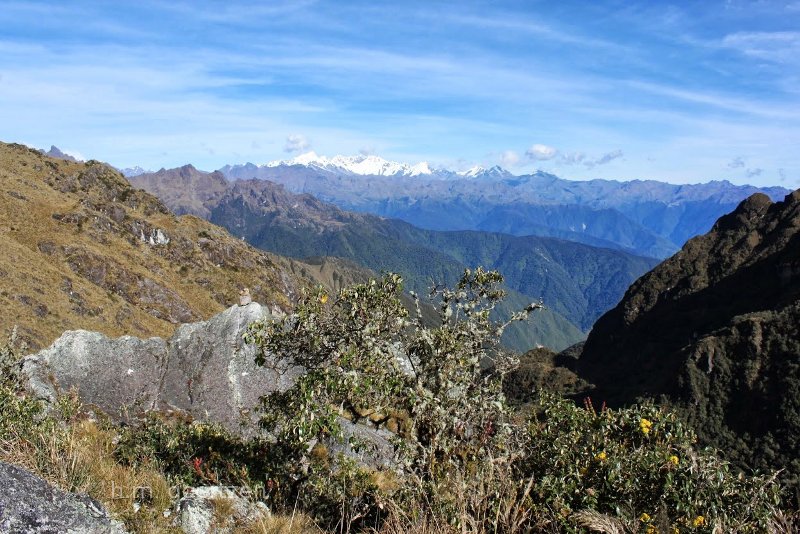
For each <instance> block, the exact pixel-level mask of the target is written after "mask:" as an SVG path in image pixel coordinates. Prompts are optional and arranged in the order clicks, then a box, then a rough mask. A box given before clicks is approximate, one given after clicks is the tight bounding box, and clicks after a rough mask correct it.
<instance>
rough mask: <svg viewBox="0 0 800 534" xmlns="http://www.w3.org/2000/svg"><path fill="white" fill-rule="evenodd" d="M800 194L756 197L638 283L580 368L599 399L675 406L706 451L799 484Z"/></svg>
mask: <svg viewBox="0 0 800 534" xmlns="http://www.w3.org/2000/svg"><path fill="white" fill-rule="evenodd" d="M799 325H800V190H799V191H795V192H793V193H791V194H790V195H788V196H786V198H785V199H784V201H782V202H777V203H773V202H771V201H770V200H769V198H768V197H766V196H765V195H762V194H756V195H753V196H751V197H750V198H748V199H746V200H745V201H743V202H742V203H741V204H740V205H739V206H738V207H737V209H736V210H735V211H733V212H732V213H730V214H728V215H725V216H723V217H722V218H720V219H719V220H718V221H717V222H716V224H715V225H714V227H713V228H712V230H711V231H710V232H709V233H707V234H705V235H703V236H699V237H696V238H694V239H691V240H690V241H688V242H687V243H686V245H685V246H684V247H683V249H682V250H681V251H680V252H678V253H677V254H676V255H675V256H673V257H671V258H669V259H668V260H666V261H664V262H663V263H662V264H660V265H659V266H658V267H656V268H655V269H654V270H653V271H651V272H650V273H648V274H646V275H645V276H643V277H641V278H640V279H639V280H637V281H636V282H635V283H634V284H633V285H632V286H631V288H630V289H629V290H628V292H627V293H626V294H625V297H624V298H623V300H622V302H620V304H619V305H618V306H617V307H616V308H614V309H613V310H611V311H609V312H608V313H607V314H605V315H604V316H603V317H601V318H600V319H599V320H598V321H597V323H596V324H595V327H594V329H593V330H592V332H591V334H590V335H589V337H588V339H587V341H586V344H585V346H584V348H583V351H582V354H581V355H580V358H579V360H578V362H577V371H578V373H579V375H580V376H581V377H583V378H585V379H586V380H588V381H589V382H592V383H594V384H595V385H596V386H597V387H598V389H597V391H596V392H595V393H594V396H595V397H596V398H598V400H599V398H602V399H605V400H607V401H609V402H610V403H611V404H612V405H613V404H624V403H631V402H634V401H635V400H636V399H637V398H638V397H640V396H649V397H659V396H665V397H666V398H667V399H668V400H669V401H671V402H673V403H675V404H678V405H679V406H680V407H681V409H682V410H683V411H684V413H686V414H687V417H688V418H689V419H691V420H693V421H694V422H695V426H696V427H697V430H698V432H699V434H700V436H701V438H702V439H704V440H705V441H706V442H708V443H711V444H715V445H717V446H720V447H723V448H725V449H727V450H728V452H729V454H730V455H731V457H733V458H734V459H737V460H740V461H741V462H742V463H743V464H749V465H753V466H756V467H767V466H780V467H787V468H788V471H789V473H790V474H792V475H793V476H796V475H797V474H798V473H800V461H799V460H798V458H800V444H799V443H798V439H797V438H798V437H800V326H799Z"/></svg>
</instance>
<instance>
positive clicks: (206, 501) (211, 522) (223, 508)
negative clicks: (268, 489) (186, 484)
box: [177, 486, 270, 534]
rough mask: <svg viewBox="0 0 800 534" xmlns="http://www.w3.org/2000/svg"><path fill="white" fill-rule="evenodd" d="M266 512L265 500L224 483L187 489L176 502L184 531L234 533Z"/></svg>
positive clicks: (265, 514)
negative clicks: (240, 492)
mask: <svg viewBox="0 0 800 534" xmlns="http://www.w3.org/2000/svg"><path fill="white" fill-rule="evenodd" d="M269 513H270V512H269V509H268V508H267V506H266V505H265V504H264V503H262V502H253V501H252V500H250V499H248V498H247V496H246V495H240V494H239V493H237V492H235V491H234V490H233V489H232V488H227V487H224V486H203V487H199V488H190V489H189V490H188V491H187V493H186V494H185V495H184V497H182V498H181V500H180V501H179V502H178V505H177V516H178V517H177V520H178V522H179V524H180V527H181V529H182V530H183V531H184V532H185V533H186V534H206V533H208V532H214V533H217V534H225V533H228V532H235V531H236V529H237V528H240V527H244V526H247V525H248V524H251V523H254V522H256V521H258V520H259V519H260V518H264V517H267V516H268V515H269Z"/></svg>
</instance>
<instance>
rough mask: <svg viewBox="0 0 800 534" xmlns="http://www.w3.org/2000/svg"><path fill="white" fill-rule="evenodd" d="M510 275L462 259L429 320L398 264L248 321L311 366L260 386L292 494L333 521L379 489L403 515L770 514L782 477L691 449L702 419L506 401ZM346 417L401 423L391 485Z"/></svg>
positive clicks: (681, 519)
mask: <svg viewBox="0 0 800 534" xmlns="http://www.w3.org/2000/svg"><path fill="white" fill-rule="evenodd" d="M502 281H503V279H502V276H500V274H499V273H497V272H495V271H485V270H483V269H481V268H478V269H475V270H469V269H468V270H466V271H465V272H464V275H463V277H462V278H461V280H460V282H459V283H458V284H457V285H456V287H455V288H454V289H446V288H437V289H435V290H434V291H432V292H431V295H430V296H431V298H432V299H434V301H435V305H436V309H438V310H439V322H438V324H436V325H435V326H426V325H425V324H423V322H422V320H421V318H420V314H419V311H418V310H419V308H420V304H419V302H418V300H417V302H416V309H417V315H416V316H415V317H409V314H408V312H407V310H406V309H405V308H404V307H403V305H402V303H401V302H400V294H401V290H402V280H401V279H400V277H398V276H397V275H392V274H388V275H386V276H385V277H384V278H383V279H381V280H371V281H370V282H368V283H366V284H361V285H357V286H353V287H351V288H347V289H344V290H342V291H340V292H339V293H338V295H336V296H335V298H334V297H329V296H328V295H327V294H326V293H325V292H324V291H323V290H322V289H321V288H318V289H316V290H314V291H311V292H309V293H308V294H307V295H305V296H304V297H303V299H302V300H301V302H300V304H299V306H298V307H297V309H296V311H295V313H294V314H292V315H290V316H287V317H284V318H281V319H278V320H276V321H268V322H261V323H256V324H254V325H251V327H250V328H249V330H248V334H247V339H248V340H249V341H251V342H253V343H256V344H257V345H258V346H259V348H260V349H261V352H260V355H259V363H262V364H266V363H267V362H275V361H282V362H284V364H285V365H289V366H293V365H300V366H302V367H304V368H305V371H306V372H305V374H303V375H302V376H300V378H298V379H297V381H296V382H295V384H294V385H293V386H292V387H291V388H290V389H288V390H286V391H284V392H279V393H273V394H271V395H268V396H265V397H264V398H263V399H262V407H263V412H264V413H263V417H262V425H263V426H264V428H265V429H266V431H267V432H268V433H269V435H271V436H272V438H273V440H274V442H275V444H276V445H277V446H279V448H280V450H286V451H289V452H288V453H287V455H286V456H285V458H284V463H283V464H277V463H276V464H275V468H276V469H278V472H277V473H276V474H274V475H272V476H273V478H276V479H279V478H281V477H283V478H289V479H291V480H294V481H296V485H295V486H294V487H295V491H296V494H295V498H296V499H298V500H299V502H301V503H304V504H305V505H306V506H307V507H308V508H309V511H311V512H315V511H316V512H317V516H318V518H319V519H321V520H323V521H324V522H326V523H328V524H336V523H338V524H339V525H342V524H347V525H352V524H353V523H352V520H353V518H354V517H358V518H361V519H362V520H366V519H365V518H367V517H372V518H373V519H375V520H377V519H376V518H377V517H378V516H380V515H381V514H382V513H383V512H382V510H384V508H381V507H380V506H377V504H376V503H387V502H390V503H391V506H390V508H391V509H393V510H396V511H398V510H399V511H401V512H397V513H401V515H402V517H404V518H407V519H408V520H409V521H412V522H413V521H417V520H419V519H420V517H423V516H424V517H432V518H434V521H435V522H436V523H437V524H440V525H451V526H453V527H456V528H457V529H459V530H479V531H493V532H518V531H553V530H557V531H565V532H577V531H579V530H580V528H581V525H584V524H585V523H586V521H588V519H587V518H590V517H595V518H597V517H607V516H611V517H612V519H613V520H614V521H617V522H620V524H623V525H625V527H624V528H626V529H627V530H628V531H642V532H656V531H658V529H661V530H662V531H668V532H671V531H672V530H671V529H674V528H677V529H678V531H680V532H711V531H712V530H713V529H714V528H717V527H720V528H722V529H723V530H725V531H734V530H737V531H742V532H747V531H752V532H757V531H763V530H764V529H766V528H767V527H768V525H769V522H770V521H771V520H772V518H773V517H774V515H775V513H776V508H775V503H777V502H778V501H779V488H778V486H777V484H775V483H774V481H773V480H771V479H765V478H759V477H738V476H736V475H734V474H733V473H732V471H731V470H730V468H729V467H728V465H727V464H725V463H724V462H722V461H721V460H719V459H718V458H717V457H716V456H715V455H714V454H713V452H700V453H698V452H697V451H695V450H694V448H693V446H694V442H695V435H694V433H693V432H692V431H691V430H690V429H688V428H687V427H686V426H685V425H684V424H683V423H682V422H681V421H680V420H679V419H678V418H677V417H676V416H675V415H674V414H672V413H670V412H668V411H666V410H664V409H661V408H658V407H656V406H653V405H645V406H639V407H634V408H631V409H627V410H619V411H610V410H602V411H600V412H597V411H595V410H594V408H592V406H591V403H587V405H586V406H585V408H579V407H577V406H575V405H574V404H572V403H571V402H568V401H565V400H561V399H558V398H555V397H550V396H542V397H541V398H540V399H539V401H538V403H537V404H536V406H535V408H534V410H535V412H532V413H528V414H520V413H515V412H513V411H512V409H511V408H510V407H509V405H508V403H507V402H506V398H505V396H504V394H503V388H502V382H503V377H504V375H505V374H506V373H507V372H508V371H510V370H512V369H514V368H515V366H516V365H517V363H518V360H517V359H516V357H515V356H514V355H513V354H509V353H507V352H505V351H503V350H502V348H501V347H500V345H499V336H500V334H501V333H502V330H503V328H504V327H505V326H506V325H503V324H496V323H494V322H493V321H492V320H491V319H490V313H491V311H492V310H493V309H494V307H495V306H496V305H497V304H498V303H499V302H500V301H501V299H502V298H503V290H502V288H501V284H502ZM415 299H416V297H415ZM540 307H541V304H537V303H533V304H531V305H530V306H528V307H527V308H526V309H524V310H522V311H521V312H519V313H518V314H515V316H514V320H524V319H526V318H527V317H528V314H529V313H530V312H532V311H533V310H535V309H538V308H540ZM529 409H530V408H529ZM526 417H527V420H528V424H524V423H522V421H523V420H525V419H526ZM351 423H361V424H363V425H365V426H367V427H372V428H373V429H374V428H375V427H376V426H377V427H382V428H383V429H384V430H387V429H388V430H390V431H391V432H394V437H393V438H392V439H391V443H392V446H393V450H392V451H391V454H389V455H388V456H391V457H386V453H385V451H384V453H383V454H384V458H383V459H384V460H386V461H388V462H389V465H391V470H390V471H391V474H392V478H393V480H394V481H395V483H393V484H392V485H391V487H390V489H389V487H379V486H378V485H377V484H375V483H373V482H371V481H372V480H373V477H372V475H374V474H375V472H376V469H377V470H380V468H379V466H378V465H377V463H374V462H373V463H372V464H369V463H363V462H362V463H359V462H358V461H355V460H354V456H353V455H351V456H350V457H348V456H346V455H343V454H341V453H336V452H331V450H334V449H335V447H336V446H337V445H338V446H339V450H346V446H347V445H350V449H349V450H350V451H354V450H355V447H352V444H350V443H349V442H350V441H352V434H348V433H347V432H345V431H344V430H345V426H347V425H350V424H351ZM361 445H363V446H364V447H365V448H366V449H369V448H370V446H372V447H373V448H376V444H375V443H369V440H366V441H365V442H363V443H361ZM342 446H344V448H343V447H342ZM378 463H380V462H378ZM281 465H282V466H281ZM287 474H290V475H287ZM337 514H351V515H349V516H348V517H344V516H341V515H337ZM662 527H663V528H662ZM664 529H667V530H664Z"/></svg>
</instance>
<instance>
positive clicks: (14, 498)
mask: <svg viewBox="0 0 800 534" xmlns="http://www.w3.org/2000/svg"><path fill="white" fill-rule="evenodd" d="M0 487H1V488H3V489H2V491H0V532H26V533H31V534H61V533H64V532H68V533H71V534H124V533H126V532H127V531H126V530H125V528H124V527H123V526H122V524H121V523H120V522H118V521H115V520H112V519H111V518H110V517H109V515H108V512H107V511H106V510H105V509H104V508H103V506H102V505H101V504H100V503H98V502H97V501H95V500H94V499H92V498H91V497H89V496H87V495H77V494H72V493H67V492H65V491H62V490H60V489H58V488H56V487H54V486H51V485H50V484H48V483H47V482H46V481H45V480H44V479H42V478H40V477H38V476H36V475H34V474H33V473H30V472H29V471H27V470H25V469H22V468H21V467H17V466H15V465H12V464H8V463H5V462H0Z"/></svg>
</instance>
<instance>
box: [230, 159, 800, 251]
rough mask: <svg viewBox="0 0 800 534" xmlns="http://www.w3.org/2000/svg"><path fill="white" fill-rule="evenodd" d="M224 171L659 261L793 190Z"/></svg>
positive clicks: (383, 167)
mask: <svg viewBox="0 0 800 534" xmlns="http://www.w3.org/2000/svg"><path fill="white" fill-rule="evenodd" d="M219 170H220V172H222V174H224V175H225V176H226V177H228V178H230V179H250V178H260V179H267V180H270V181H273V182H276V183H280V184H283V185H285V186H286V187H287V188H288V189H289V191H291V192H294V193H310V194H312V195H314V196H315V197H317V198H319V199H321V200H324V201H326V202H331V203H333V204H335V205H337V206H339V207H340V208H342V209H346V210H352V211H359V212H367V213H372V214H375V215H380V216H384V217H392V218H397V219H401V220H404V221H406V222H409V223H411V224H413V225H415V226H418V227H421V228H425V229H430V230H483V231H491V232H503V233H510V234H513V235H519V236H522V235H538V236H543V237H558V238H562V239H568V240H571V241H577V242H581V243H585V244H589V245H594V246H605V247H612V248H617V249H619V250H624V251H626V252H631V253H633V254H637V255H642V256H650V257H657V258H665V257H667V256H669V255H671V254H673V253H674V252H676V251H677V250H678V249H679V248H680V247H681V246H682V245H683V243H684V242H685V241H686V240H687V239H689V238H690V237H693V236H695V235H699V234H701V233H703V232H706V231H708V229H709V228H711V225H712V224H713V223H714V221H715V220H716V219H717V218H718V217H720V216H721V215H723V214H725V213H727V212H729V211H730V210H732V209H734V208H735V207H736V205H737V204H738V203H739V202H740V201H741V200H742V199H744V198H746V197H748V196H749V195H751V194H753V193H756V192H763V193H765V194H767V195H768V196H770V198H772V199H779V198H782V197H783V196H785V195H786V194H787V193H788V192H789V191H788V190H786V189H784V188H780V187H769V188H757V187H753V186H738V185H733V184H731V183H729V182H727V181H716V182H709V183H706V184H692V185H672V184H667V183H663V182H656V181H652V180H635V181H632V182H618V181H613V180H590V181H570V180H564V179H561V178H558V177H557V176H554V175H552V174H548V173H544V172H536V173H534V174H528V175H523V176H515V175H513V174H512V173H510V172H508V171H506V170H504V169H502V168H500V167H492V168H490V169H483V168H480V167H476V168H473V169H469V170H467V171H460V172H455V171H450V170H445V169H431V167H430V166H429V165H428V164H426V163H420V164H417V165H406V164H400V163H394V162H388V161H386V160H383V159H381V158H378V157H376V156H356V157H342V156H337V157H334V158H324V157H320V156H317V155H316V154H313V153H310V154H306V155H301V156H298V157H296V158H294V159H291V160H287V161H273V162H269V163H266V164H262V165H254V164H252V163H247V164H244V165H226V166H224V167H222V168H221V169H219Z"/></svg>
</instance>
